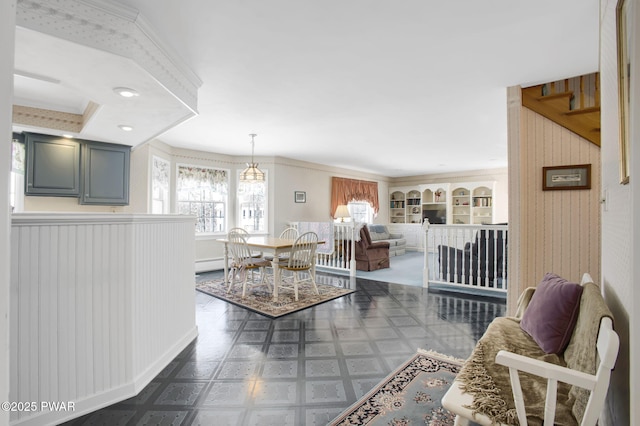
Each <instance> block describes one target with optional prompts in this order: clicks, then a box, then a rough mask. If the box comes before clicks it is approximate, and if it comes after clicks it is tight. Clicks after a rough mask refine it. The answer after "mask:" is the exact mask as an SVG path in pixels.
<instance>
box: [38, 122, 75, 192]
mask: <svg viewBox="0 0 640 426" xmlns="http://www.w3.org/2000/svg"><path fill="white" fill-rule="evenodd" d="M25 142H26V151H27V162H26V170H25V175H26V178H25V194H27V195H49V196H59V197H77V196H78V195H80V143H79V142H77V141H74V140H69V139H64V138H61V137H58V136H50V135H39V134H35V133H26V134H25Z"/></svg>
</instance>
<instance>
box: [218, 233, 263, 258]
mask: <svg viewBox="0 0 640 426" xmlns="http://www.w3.org/2000/svg"><path fill="white" fill-rule="evenodd" d="M232 233H234V234H236V233H237V234H240V235H242V236H243V237H244V238H245V239H249V237H250V236H251V234H249V231H247V230H246V229H244V228H231V229H229V232H228V233H227V236H229V235H230V234H232ZM262 254H263V253H262V252H261V251H252V252H251V256H252V257H262Z"/></svg>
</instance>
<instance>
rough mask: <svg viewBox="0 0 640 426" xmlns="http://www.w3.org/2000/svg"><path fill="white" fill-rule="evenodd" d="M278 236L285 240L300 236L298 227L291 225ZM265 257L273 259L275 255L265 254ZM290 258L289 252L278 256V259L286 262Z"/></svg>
mask: <svg viewBox="0 0 640 426" xmlns="http://www.w3.org/2000/svg"><path fill="white" fill-rule="evenodd" d="M278 238H282V239H285V240H295V239H296V238H298V229H297V228H294V227H292V226H290V227H288V228H286V229H285V230H284V231H282V232H281V233H280V236H279V237H278ZM264 258H265V259H267V260H273V256H272V255H270V254H268V255H265V256H264ZM288 258H289V252H284V253H281V254H280V255H279V256H278V259H279V260H280V262H286V261H287V259H288Z"/></svg>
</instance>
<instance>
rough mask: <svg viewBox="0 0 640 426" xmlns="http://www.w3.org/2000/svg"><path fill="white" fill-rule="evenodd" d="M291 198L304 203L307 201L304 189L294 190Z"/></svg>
mask: <svg viewBox="0 0 640 426" xmlns="http://www.w3.org/2000/svg"><path fill="white" fill-rule="evenodd" d="M293 198H294V200H295V202H296V203H306V202H307V193H306V192H304V191H294V193H293Z"/></svg>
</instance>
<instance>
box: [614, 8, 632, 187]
mask: <svg viewBox="0 0 640 426" xmlns="http://www.w3.org/2000/svg"><path fill="white" fill-rule="evenodd" d="M629 3H630V1H629V0H618V6H617V7H616V32H617V47H618V92H619V93H618V98H619V101H618V102H619V109H620V111H619V114H620V137H619V140H620V183H621V184H623V185H625V184H627V183H629V105H630V101H629V99H630V98H629V87H630V76H631V61H630V60H629V40H630V37H631V31H630V28H631V25H630V21H629V19H630V16H629V13H628V9H629V7H628V4H629Z"/></svg>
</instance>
